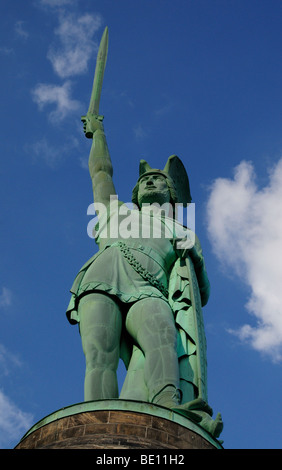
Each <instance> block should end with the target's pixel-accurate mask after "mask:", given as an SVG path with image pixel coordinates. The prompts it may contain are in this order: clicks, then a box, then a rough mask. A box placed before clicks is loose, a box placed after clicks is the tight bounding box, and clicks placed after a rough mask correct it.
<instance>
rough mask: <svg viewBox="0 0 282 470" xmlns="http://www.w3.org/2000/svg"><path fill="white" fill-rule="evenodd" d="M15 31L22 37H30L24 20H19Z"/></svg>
mask: <svg viewBox="0 0 282 470" xmlns="http://www.w3.org/2000/svg"><path fill="white" fill-rule="evenodd" d="M15 33H16V35H17V36H18V37H19V38H21V39H24V40H25V39H27V38H28V37H29V33H28V32H27V31H26V29H25V28H24V21H17V22H16V23H15Z"/></svg>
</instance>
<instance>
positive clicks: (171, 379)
mask: <svg viewBox="0 0 282 470" xmlns="http://www.w3.org/2000/svg"><path fill="white" fill-rule="evenodd" d="M126 328H127V330H128V332H129V333H130V335H131V336H132V337H133V338H134V340H135V341H136V342H137V344H138V345H139V347H140V348H141V350H142V351H143V353H144V357H145V360H144V380H145V384H146V386H147V388H148V391H149V401H153V402H155V403H159V404H161V405H163V406H168V407H170V406H173V405H176V404H177V403H179V396H178V395H177V393H176V392H177V391H178V389H179V367H178V358H177V351H176V337H177V336H176V328H175V324H174V317H173V314H172V311H171V309H170V307H169V305H168V304H167V303H166V302H164V301H163V300H161V299H157V298H147V299H144V300H139V301H138V302H136V303H135V304H134V305H133V306H132V307H131V308H130V310H129V312H128V314H127V319H126Z"/></svg>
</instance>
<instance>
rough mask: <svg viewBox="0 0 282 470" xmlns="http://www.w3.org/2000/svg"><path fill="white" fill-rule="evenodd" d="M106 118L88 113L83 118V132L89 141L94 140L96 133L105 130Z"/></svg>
mask: <svg viewBox="0 0 282 470" xmlns="http://www.w3.org/2000/svg"><path fill="white" fill-rule="evenodd" d="M103 120H104V116H101V115H99V114H92V113H87V114H86V116H81V121H82V122H83V131H84V134H85V137H87V139H92V138H93V135H94V132H95V131H97V130H98V129H100V130H104V127H103Z"/></svg>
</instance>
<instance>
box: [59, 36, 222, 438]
mask: <svg viewBox="0 0 282 470" xmlns="http://www.w3.org/2000/svg"><path fill="white" fill-rule="evenodd" d="M107 43H108V30H107V28H106V29H105V31H104V34H103V37H102V40H101V44H100V49H99V52H98V58H97V63H96V70H95V77H94V83H93V90H92V95H91V100H90V106H89V110H88V113H87V115H86V116H84V117H82V121H83V124H84V133H85V135H86V137H87V138H91V139H92V146H91V150H90V157H89V170H90V176H91V179H92V185H93V194H94V205H95V210H96V212H97V213H98V225H97V226H96V227H95V239H96V242H97V244H98V247H99V251H98V252H97V253H96V254H95V255H94V256H93V257H92V258H91V259H90V260H88V261H87V263H86V264H85V265H84V266H83V267H82V268H81V270H80V271H79V273H78V275H77V277H76V279H75V281H74V284H73V286H72V288H71V293H72V298H71V301H70V304H69V307H68V310H67V317H68V319H69V321H70V323H72V324H75V323H78V324H79V331H80V335H81V340H82V347H83V351H84V354H85V358H86V373H85V385H84V390H85V400H86V401H89V400H102V399H111V398H112V399H115V398H122V399H125V400H138V401H143V402H149V403H155V404H157V405H160V406H164V407H167V408H169V409H173V410H175V411H176V412H178V413H181V414H183V415H185V416H187V417H188V418H190V419H191V420H193V421H195V422H197V423H199V425H200V426H202V427H203V428H205V429H206V430H207V431H208V432H210V433H211V434H212V435H213V436H214V437H218V436H219V434H220V432H221V430H222V427H223V424H222V420H221V416H220V414H218V415H217V417H216V419H215V420H213V419H212V410H211V408H210V407H209V405H208V402H207V377H206V341H205V333H204V326H203V318H202V306H204V305H205V304H206V303H207V301H208V297H209V281H208V278H207V273H206V269H205V264H204V259H203V255H202V250H201V246H200V242H199V240H198V238H197V237H196V235H195V234H194V233H192V231H190V230H189V229H187V228H185V227H183V226H182V225H181V224H180V223H179V222H178V221H177V220H176V217H175V215H176V214H175V211H176V208H177V204H182V205H184V206H186V205H187V204H189V203H190V202H191V195H190V187H189V180H188V176H187V173H186V171H185V168H184V166H183V164H182V162H181V160H180V159H179V158H178V157H177V156H175V155H173V156H171V157H169V159H168V161H167V163H166V165H165V167H164V169H163V170H159V169H153V168H151V167H150V165H149V164H148V163H147V162H145V161H144V160H141V162H140V168H139V179H138V181H137V184H136V186H135V187H134V189H133V195H132V202H133V208H128V207H127V206H126V205H125V204H124V203H123V202H122V201H120V200H119V199H118V196H117V193H116V190H115V187H114V183H113V179H112V175H113V169H112V163H111V159H110V155H109V151H108V146H107V142H106V137H105V133H104V127H103V117H102V116H100V115H99V101H100V94H101V87H102V80H103V74H104V69H105V63H106V57H107V48H108V46H107ZM148 234H149V235H148ZM120 358H122V359H123V361H124V363H125V366H126V368H127V375H126V378H125V381H124V384H123V387H122V390H121V392H120V395H119V391H118V385H117V373H116V371H117V367H118V362H119V359H120Z"/></svg>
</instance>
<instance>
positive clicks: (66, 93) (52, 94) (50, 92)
mask: <svg viewBox="0 0 282 470" xmlns="http://www.w3.org/2000/svg"><path fill="white" fill-rule="evenodd" d="M70 94H71V83H70V82H69V81H67V82H65V83H64V84H63V85H61V86H60V85H50V84H45V83H40V84H38V85H37V86H36V87H35V89H34V90H33V91H32V96H33V100H34V101H35V102H36V103H37V104H38V106H39V108H40V109H43V108H44V107H45V106H46V105H52V104H55V106H56V109H55V110H54V111H51V112H50V114H49V118H50V120H51V121H52V122H53V123H56V122H58V121H60V120H62V119H64V118H65V117H66V116H67V115H68V114H69V113H71V112H73V111H76V110H77V109H78V108H79V106H80V103H79V102H78V101H76V100H73V99H71V97H70Z"/></svg>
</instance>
